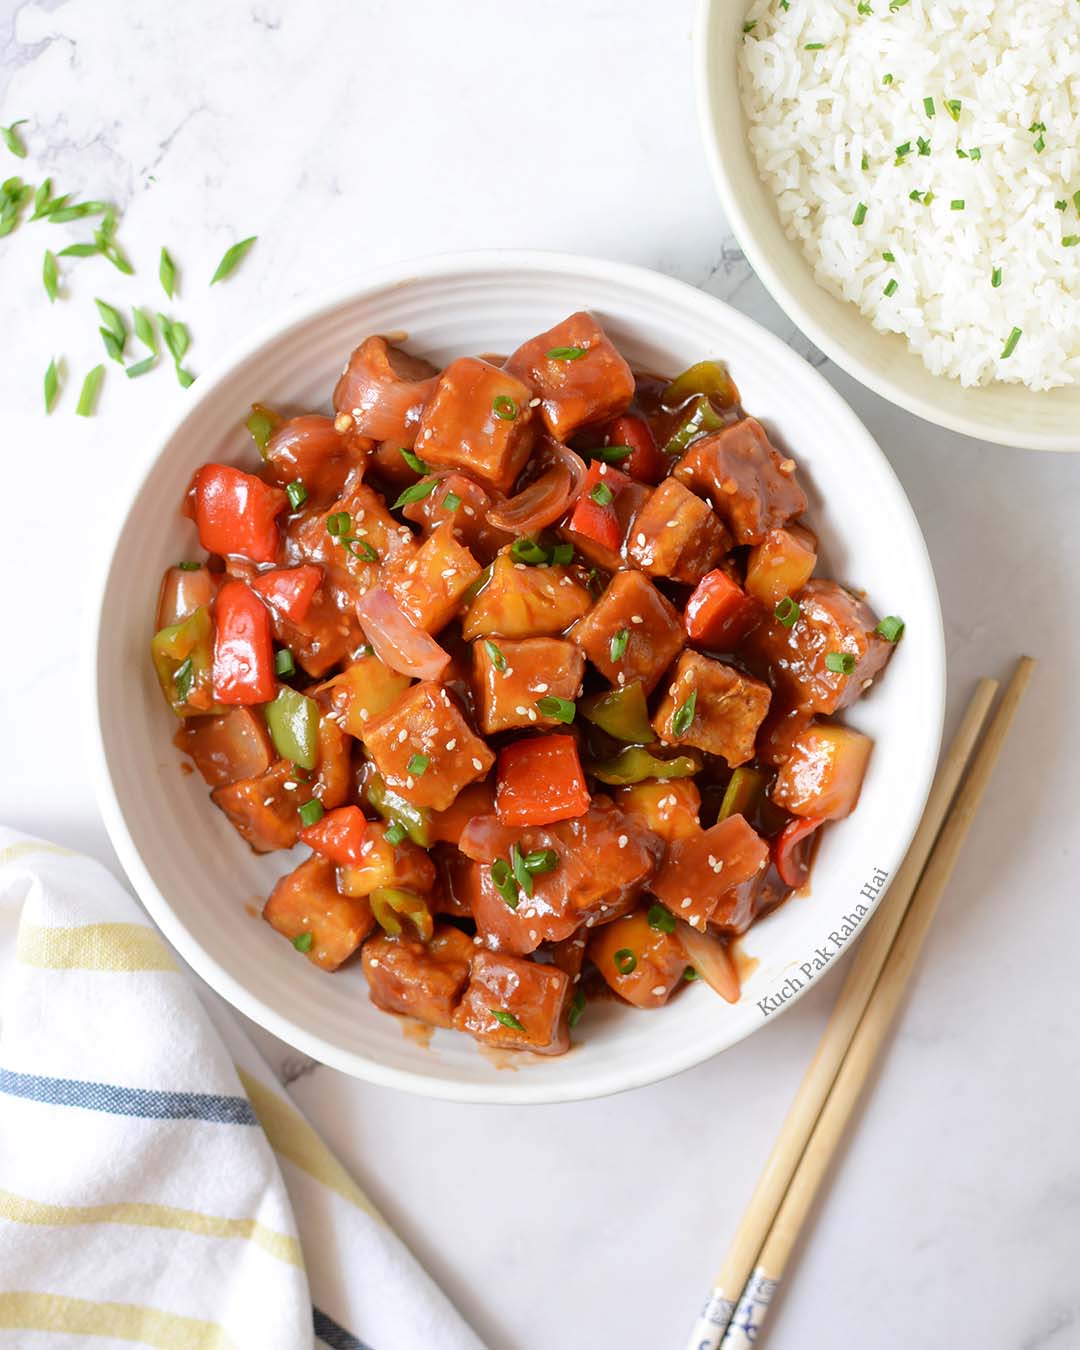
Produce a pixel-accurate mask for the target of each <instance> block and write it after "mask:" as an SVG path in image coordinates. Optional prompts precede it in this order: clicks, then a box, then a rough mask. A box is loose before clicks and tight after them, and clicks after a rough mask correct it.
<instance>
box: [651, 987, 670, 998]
mask: <svg viewBox="0 0 1080 1350" xmlns="http://www.w3.org/2000/svg"><path fill="white" fill-rule="evenodd" d="M651 992H652V994H653V997H654V998H663V997H664V995H665V994H666V993H667V990H666V989H665V988H664V986H663V985H662V984H654V985H653V987H652V991H651Z"/></svg>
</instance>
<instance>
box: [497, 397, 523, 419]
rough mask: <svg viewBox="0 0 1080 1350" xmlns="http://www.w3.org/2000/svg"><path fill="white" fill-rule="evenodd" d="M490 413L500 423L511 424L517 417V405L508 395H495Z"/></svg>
mask: <svg viewBox="0 0 1080 1350" xmlns="http://www.w3.org/2000/svg"><path fill="white" fill-rule="evenodd" d="M491 411H492V412H493V413H494V414H495V416H496V417H497V418H499V420H500V421H502V422H512V421H513V420H514V418H515V417H516V416H517V415H518V408H517V404H516V403H515V402H514V400H513V399H512V398H510V396H509V395H508V394H496V395H495V397H494V398H493V399H492V400H491Z"/></svg>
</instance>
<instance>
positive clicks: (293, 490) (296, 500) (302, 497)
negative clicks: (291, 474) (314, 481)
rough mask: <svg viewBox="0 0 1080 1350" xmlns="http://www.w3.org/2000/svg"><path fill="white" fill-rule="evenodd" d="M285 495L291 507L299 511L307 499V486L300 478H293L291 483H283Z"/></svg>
mask: <svg viewBox="0 0 1080 1350" xmlns="http://www.w3.org/2000/svg"><path fill="white" fill-rule="evenodd" d="M285 495H286V496H287V497H288V499H289V505H290V506H291V507H292V509H293V510H294V511H299V510H300V508H301V507H302V506H303V504H304V503H305V502H306V501H307V495H308V494H307V488H306V487H305V486H304V484H303V481H302V480H301V479H299V478H294V479H293V480H292V482H291V483H287V484H286V485H285Z"/></svg>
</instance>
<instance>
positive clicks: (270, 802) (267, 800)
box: [263, 797, 274, 806]
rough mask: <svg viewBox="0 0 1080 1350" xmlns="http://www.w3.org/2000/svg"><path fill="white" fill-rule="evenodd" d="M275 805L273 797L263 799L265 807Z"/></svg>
mask: <svg viewBox="0 0 1080 1350" xmlns="http://www.w3.org/2000/svg"><path fill="white" fill-rule="evenodd" d="M273 804H274V799H273V797H264V798H263V806H273Z"/></svg>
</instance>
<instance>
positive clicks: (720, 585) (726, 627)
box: [683, 569, 762, 652]
mask: <svg viewBox="0 0 1080 1350" xmlns="http://www.w3.org/2000/svg"><path fill="white" fill-rule="evenodd" d="M761 617H762V608H761V605H760V604H759V603H758V602H757V601H756V600H755V599H754V598H753V596H751V595H747V593H746V592H745V591H744V590H743V588H742V587H741V586H740V585H739V584H738V582H736V581H732V579H731V578H730V577H729V576H728V574H727V573H726V572H722V571H720V570H719V569H717V570H716V571H715V572H709V573H708V574H707V575H706V576H703V577H702V578H701V580H700V581H699V582H698V584H697V586H695V587H694V593H693V595H691V597H690V599H689V600H687V602H686V609H685V611H684V612H683V626H684V627H685V629H686V636H687V637H688V638H689V639H690V641H691V642H696V643H698V644H699V645H700V646H702V647H710V648H711V649H712V650H713V651H723V652H728V651H731V650H732V649H733V648H735V647H737V646H738V645H739V643H740V642H741V641H742V640H743V638H744V637H746V635H747V633H749V631H750V630H751V628H753V627H754V626H755V625H756V624H757V623H759V622H760V620H761Z"/></svg>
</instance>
